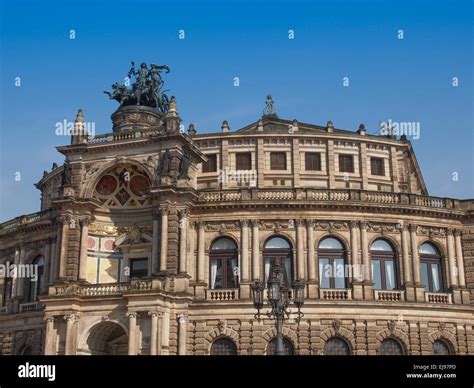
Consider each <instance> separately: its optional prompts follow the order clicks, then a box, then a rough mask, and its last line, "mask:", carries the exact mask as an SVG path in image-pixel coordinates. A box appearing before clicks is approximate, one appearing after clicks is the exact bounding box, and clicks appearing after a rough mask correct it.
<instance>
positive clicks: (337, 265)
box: [333, 259, 346, 288]
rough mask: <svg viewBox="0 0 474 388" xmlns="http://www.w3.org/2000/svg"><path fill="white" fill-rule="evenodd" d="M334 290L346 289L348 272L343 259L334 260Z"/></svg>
mask: <svg viewBox="0 0 474 388" xmlns="http://www.w3.org/2000/svg"><path fill="white" fill-rule="evenodd" d="M333 270H334V288H346V272H345V267H344V260H343V259H334V260H333Z"/></svg>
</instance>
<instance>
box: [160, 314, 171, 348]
mask: <svg viewBox="0 0 474 388" xmlns="http://www.w3.org/2000/svg"><path fill="white" fill-rule="evenodd" d="M161 327H162V330H161V354H163V355H167V354H169V347H170V313H169V312H168V311H165V312H163V317H162V325H161Z"/></svg>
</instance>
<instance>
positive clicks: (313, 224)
mask: <svg viewBox="0 0 474 388" xmlns="http://www.w3.org/2000/svg"><path fill="white" fill-rule="evenodd" d="M315 225H316V221H315V220H306V226H307V227H308V228H310V229H313V228H314V226H315Z"/></svg>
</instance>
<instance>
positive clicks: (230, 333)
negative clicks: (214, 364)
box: [204, 327, 240, 354]
mask: <svg viewBox="0 0 474 388" xmlns="http://www.w3.org/2000/svg"><path fill="white" fill-rule="evenodd" d="M219 338H228V339H230V340H232V341H234V343H235V346H236V347H237V352H240V336H239V333H238V332H237V331H236V330H234V329H233V328H231V327H222V328H215V329H212V330H211V331H209V332H208V333H207V334H206V336H205V337H204V339H205V340H206V341H207V354H211V347H212V344H213V343H214V341H215V340H217V339H219Z"/></svg>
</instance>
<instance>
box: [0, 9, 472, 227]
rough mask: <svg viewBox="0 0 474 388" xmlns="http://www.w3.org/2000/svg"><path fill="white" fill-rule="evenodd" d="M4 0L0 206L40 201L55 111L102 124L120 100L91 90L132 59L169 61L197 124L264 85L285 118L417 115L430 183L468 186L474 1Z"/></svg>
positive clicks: (53, 156) (468, 190) (234, 121)
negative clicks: (345, 79)
mask: <svg viewBox="0 0 474 388" xmlns="http://www.w3.org/2000/svg"><path fill="white" fill-rule="evenodd" d="M1 4H2V5H1V64H0V66H1V89H0V92H1V94H0V109H1V111H0V119H1V121H0V141H1V147H0V152H1V155H0V158H1V175H0V185H1V187H0V195H1V196H0V220H7V219H10V218H13V217H16V216H19V215H21V214H28V213H31V212H34V211H37V210H39V207H40V192H39V191H38V190H37V189H36V188H35V187H34V186H33V184H34V183H35V182H37V181H38V180H39V179H40V178H41V176H42V172H43V170H50V169H51V164H52V162H57V163H58V164H61V163H62V162H63V157H62V155H61V154H59V153H58V152H57V151H56V150H55V149H54V147H56V146H59V145H64V144H69V142H70V139H69V137H64V136H57V135H56V134H55V124H56V123H57V122H60V121H63V120H73V119H74V117H75V114H76V112H77V109H78V108H82V109H83V110H84V114H85V118H86V121H92V122H95V126H96V132H97V133H105V132H109V131H110V130H111V122H110V114H111V113H112V112H113V111H114V110H115V109H116V107H117V104H116V103H115V101H109V100H108V98H107V97H106V96H105V95H104V94H103V93H102V91H103V90H109V89H110V85H111V84H112V83H113V82H115V81H122V80H123V77H125V76H126V73H127V71H128V69H129V67H130V61H132V60H134V61H135V62H136V63H141V62H147V63H158V64H167V65H169V66H170V68H171V72H170V74H168V75H166V87H167V88H169V89H171V92H170V94H172V95H175V96H176V99H177V103H178V111H179V112H180V115H181V117H182V118H183V121H184V124H185V125H186V127H187V125H188V124H189V123H191V122H192V123H194V124H195V127H196V129H197V130H198V132H201V133H202V132H214V131H218V130H220V126H221V123H222V121H223V120H224V119H226V120H228V121H229V125H230V127H231V129H232V130H235V129H238V128H240V127H242V126H244V125H246V124H248V123H250V122H254V121H256V120H257V119H258V118H259V117H260V115H261V113H262V109H263V106H264V101H265V96H266V95H267V94H269V93H270V94H272V95H273V98H274V100H275V103H276V107H277V111H278V114H279V116H280V117H281V118H285V119H294V118H296V119H297V120H299V121H301V122H309V123H314V124H325V123H326V122H327V121H328V120H332V121H333V122H334V125H335V126H336V127H337V128H343V129H348V130H356V129H357V128H358V126H359V123H361V122H364V123H365V125H366V128H367V130H368V132H369V133H375V132H376V131H377V128H378V123H379V122H380V121H387V120H389V119H391V120H393V121H399V122H400V121H408V122H412V121H416V122H419V123H420V125H421V135H420V138H419V139H417V140H414V139H413V140H412V143H413V146H414V148H415V151H416V154H417V158H418V162H419V163H420V165H421V169H422V172H423V176H424V179H425V182H426V184H427V187H428V190H429V192H430V194H431V195H434V196H446V197H454V198H472V197H474V195H473V193H474V179H473V172H472V170H473V166H474V159H473V156H472V151H473V148H474V140H473V130H474V125H473V74H472V73H473V70H472V69H473V63H472V61H473V29H472V25H473V11H472V2H471V1H463V0H460V1H442V0H440V1H420V0H411V1H375V0H372V1H355V0H354V1H349V0H345V1H343V0H332V1H311V2H310V1H271V2H270V1H238V2H237V1H227V2H218V1H194V2H192V1H179V0H176V1H144V0H136V1H123V0H115V1H97V0H96V1H64V0H63V1H41V2H40V1H33V0H32V1H15V2H7V1H2V2H1ZM290 29H291V30H293V31H294V39H288V31H289V30H290ZM70 30H74V31H75V39H70V38H69V37H70ZM179 30H184V32H185V39H181V40H180V39H179ZM398 30H403V34H404V39H403V40H401V39H397V31H398ZM15 77H20V78H21V86H15ZM234 77H239V80H240V86H238V87H235V86H234ZM343 77H348V78H349V86H348V87H344V86H343ZM453 77H458V79H459V86H457V87H453V86H452V79H453ZM17 172H20V173H21V180H20V181H17V180H15V174H16V173H17ZM454 172H457V174H458V180H457V181H453V173H454Z"/></svg>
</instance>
